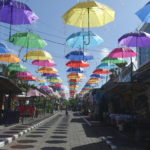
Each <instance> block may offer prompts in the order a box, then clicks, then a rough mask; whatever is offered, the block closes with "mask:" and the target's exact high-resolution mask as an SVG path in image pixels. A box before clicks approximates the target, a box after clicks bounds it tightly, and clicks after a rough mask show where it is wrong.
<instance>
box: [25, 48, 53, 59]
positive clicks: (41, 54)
mask: <svg viewBox="0 0 150 150" xmlns="http://www.w3.org/2000/svg"><path fill="white" fill-rule="evenodd" d="M24 57H25V58H26V59H32V60H49V59H52V56H51V54H50V53H48V52H47V51H44V50H32V51H29V52H28V53H27V54H26V55H25V56H24Z"/></svg>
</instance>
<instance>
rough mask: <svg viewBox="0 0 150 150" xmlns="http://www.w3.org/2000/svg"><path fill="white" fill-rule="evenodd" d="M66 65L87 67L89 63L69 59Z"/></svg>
mask: <svg viewBox="0 0 150 150" xmlns="http://www.w3.org/2000/svg"><path fill="white" fill-rule="evenodd" d="M66 66H68V67H74V68H80V67H89V66H90V65H89V64H88V63H87V62H86V61H74V60H72V61H69V62H68V63H67V64H66Z"/></svg>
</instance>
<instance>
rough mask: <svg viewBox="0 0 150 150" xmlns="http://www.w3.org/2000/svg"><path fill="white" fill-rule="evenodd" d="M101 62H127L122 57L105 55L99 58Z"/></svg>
mask: <svg viewBox="0 0 150 150" xmlns="http://www.w3.org/2000/svg"><path fill="white" fill-rule="evenodd" d="M101 62H103V63H109V64H124V63H127V62H126V61H125V60H124V59H121V58H111V57H105V58H103V59H102V60H101Z"/></svg>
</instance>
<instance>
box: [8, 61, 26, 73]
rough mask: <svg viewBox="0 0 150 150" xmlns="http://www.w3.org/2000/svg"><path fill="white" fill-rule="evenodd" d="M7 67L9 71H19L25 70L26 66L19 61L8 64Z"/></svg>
mask: <svg viewBox="0 0 150 150" xmlns="http://www.w3.org/2000/svg"><path fill="white" fill-rule="evenodd" d="M7 68H8V69H9V70H11V71H19V72H23V71H27V68H26V67H24V66H23V65H21V64H19V63H12V64H9V65H8V67H7Z"/></svg>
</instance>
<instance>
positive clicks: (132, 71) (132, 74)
mask: <svg viewBox="0 0 150 150" xmlns="http://www.w3.org/2000/svg"><path fill="white" fill-rule="evenodd" d="M130 59H131V82H133V62H132V57H130Z"/></svg>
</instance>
